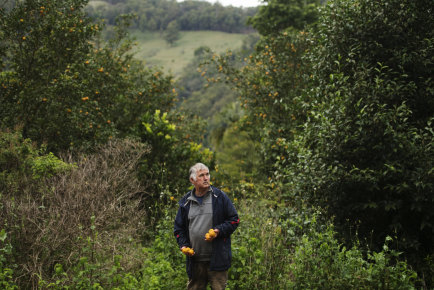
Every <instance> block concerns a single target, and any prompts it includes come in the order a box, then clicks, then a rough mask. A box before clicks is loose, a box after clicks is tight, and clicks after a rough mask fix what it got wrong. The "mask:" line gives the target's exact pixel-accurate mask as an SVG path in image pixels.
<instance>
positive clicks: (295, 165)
mask: <svg viewBox="0 0 434 290" xmlns="http://www.w3.org/2000/svg"><path fill="white" fill-rule="evenodd" d="M429 2H430V1H418V2H417V3H416V2H408V3H402V1H394V0H391V1H381V2H376V1H368V0H363V1H356V2H354V1H333V2H331V3H329V5H327V6H326V8H324V9H323V10H321V17H320V19H319V21H318V24H317V25H315V26H314V27H313V28H312V29H311V30H310V31H302V32H300V33H297V34H293V33H289V32H282V33H280V34H278V35H271V36H268V37H265V38H264V39H263V45H262V46H260V47H258V51H257V53H256V54H255V55H253V56H252V57H251V61H250V64H249V65H248V66H246V67H245V68H243V69H242V70H233V68H230V67H229V68H228V71H227V74H228V75H229V76H230V77H231V78H232V79H234V80H236V81H234V84H235V85H237V86H238V87H239V88H240V89H241V95H242V96H245V100H244V104H245V107H246V109H247V110H248V112H249V115H250V118H251V119H252V122H257V124H258V125H259V124H263V125H262V127H260V130H259V131H258V132H259V134H260V136H262V141H263V142H262V144H261V145H262V156H263V158H264V161H265V164H266V165H267V167H266V168H265V169H266V170H268V172H269V174H270V175H271V177H272V178H271V179H270V180H271V182H272V185H273V186H274V185H275V184H276V185H279V186H282V187H283V188H282V192H283V195H284V196H285V197H286V198H287V199H293V198H300V199H303V200H306V201H308V202H309V203H311V204H312V205H319V206H321V207H322V208H324V209H325V210H326V211H327V212H328V213H329V215H330V216H333V217H335V219H334V220H335V223H336V225H337V229H338V231H339V232H340V234H341V236H346V237H347V241H349V240H351V239H352V238H353V237H354V233H355V232H357V233H358V234H359V236H360V237H361V238H362V239H366V241H369V242H370V244H371V246H372V247H374V248H376V247H381V245H382V243H383V242H384V239H385V237H386V236H387V235H393V236H394V235H396V236H397V238H398V240H397V243H396V244H395V245H394V246H395V247H396V248H398V249H399V250H404V251H405V253H406V258H408V259H410V261H411V262H412V264H413V266H416V267H417V268H418V269H419V270H420V271H422V272H423V275H424V276H425V277H430V276H431V274H432V269H431V270H430V269H429V268H425V267H430V262H429V261H430V260H431V259H432V255H433V250H434V248H433V244H434V243H433V240H432V237H433V231H434V228H433V227H432V225H433V224H434V219H433V217H434V216H433V213H432V210H431V209H432V208H433V206H434V204H433V198H432V197H433V194H434V192H433V183H432V180H433V171H432V168H433V164H432V160H433V156H434V155H433V153H434V151H433V138H434V136H433V123H432V121H433V119H432V116H433V115H434V103H433V100H434V98H433V93H432V92H433V90H432V88H433V79H432V71H433V49H434V46H433V31H434V30H433V23H434V22H433V18H432V15H431V14H432V5H430V3H429ZM225 62H226V59H225V58H222V59H220V60H219V65H224V64H225ZM234 76H235V78H234ZM258 119H259V120H260V121H259V120H258ZM424 261H425V262H424ZM422 264H424V266H422ZM431 267H432V266H431ZM426 282H428V283H432V281H430V278H427V281H426Z"/></svg>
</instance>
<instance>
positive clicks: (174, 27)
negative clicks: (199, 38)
mask: <svg viewBox="0 0 434 290" xmlns="http://www.w3.org/2000/svg"><path fill="white" fill-rule="evenodd" d="M163 37H164V39H165V40H166V41H167V43H168V44H169V45H170V46H173V45H174V44H175V42H176V41H177V40H178V39H179V38H180V37H181V35H180V31H179V25H178V22H177V21H176V20H173V21H171V22H169V24H168V25H167V28H166V30H165V31H164V33H163Z"/></svg>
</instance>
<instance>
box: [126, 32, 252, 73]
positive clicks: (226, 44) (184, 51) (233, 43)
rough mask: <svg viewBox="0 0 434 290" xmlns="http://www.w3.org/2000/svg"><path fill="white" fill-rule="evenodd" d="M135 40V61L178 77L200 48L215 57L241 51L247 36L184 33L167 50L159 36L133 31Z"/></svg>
mask: <svg viewBox="0 0 434 290" xmlns="http://www.w3.org/2000/svg"><path fill="white" fill-rule="evenodd" d="M132 35H133V36H134V37H135V38H136V39H137V42H138V45H137V47H136V48H135V52H136V58H138V59H143V60H145V61H146V64H147V65H155V66H159V67H163V68H164V71H166V72H171V73H172V74H173V75H174V76H178V75H179V74H180V73H181V72H182V70H183V69H184V68H185V66H186V65H187V64H188V63H189V62H190V61H191V60H192V59H193V56H194V51H195V50H196V49H197V48H198V47H200V46H208V47H209V48H211V49H212V50H213V51H214V52H216V53H221V52H224V51H226V50H228V49H230V50H234V49H237V48H239V47H241V45H242V42H243V39H244V38H246V37H247V34H237V33H225V32H219V31H183V32H181V38H180V39H179V40H178V41H177V42H176V43H175V44H174V46H169V45H168V44H167V42H166V41H165V40H164V39H163V38H162V36H161V35H160V33H158V32H146V33H142V32H140V31H134V32H133V33H132Z"/></svg>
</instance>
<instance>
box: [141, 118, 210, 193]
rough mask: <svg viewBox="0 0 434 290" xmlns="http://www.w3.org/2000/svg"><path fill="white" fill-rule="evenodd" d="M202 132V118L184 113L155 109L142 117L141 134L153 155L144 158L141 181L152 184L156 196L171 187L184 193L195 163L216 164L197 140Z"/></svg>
mask: <svg viewBox="0 0 434 290" xmlns="http://www.w3.org/2000/svg"><path fill="white" fill-rule="evenodd" d="M198 127H199V128H198ZM201 132H202V128H201V126H200V123H199V122H198V121H196V120H195V119H194V118H188V117H187V116H185V115H182V114H173V115H172V114H168V113H167V112H161V111H160V110H155V112H154V113H153V114H150V113H146V114H144V115H143V116H142V123H141V126H140V127H139V128H138V132H137V135H139V136H140V138H141V140H142V141H143V142H145V143H147V144H149V145H150V147H151V151H152V154H149V155H146V156H145V157H144V158H143V159H142V160H141V163H140V167H139V168H138V170H139V175H140V176H141V180H143V181H144V182H149V183H151V184H152V193H153V194H154V197H157V196H159V195H162V194H163V195H164V192H166V191H168V190H170V191H171V192H176V194H175V195H176V196H179V195H182V194H183V192H180V191H181V190H183V189H184V188H187V187H188V186H189V185H190V182H189V178H188V170H189V168H190V167H191V166H192V165H193V164H195V163H197V162H203V163H205V164H207V165H208V166H209V167H210V168H212V167H213V166H214V155H213V152H211V151H210V150H209V149H208V148H203V146H202V144H199V143H197V142H196V140H198V139H199V140H200V139H203V137H200V136H197V135H198V134H200V133H201ZM165 197H166V198H167V197H168V196H165Z"/></svg>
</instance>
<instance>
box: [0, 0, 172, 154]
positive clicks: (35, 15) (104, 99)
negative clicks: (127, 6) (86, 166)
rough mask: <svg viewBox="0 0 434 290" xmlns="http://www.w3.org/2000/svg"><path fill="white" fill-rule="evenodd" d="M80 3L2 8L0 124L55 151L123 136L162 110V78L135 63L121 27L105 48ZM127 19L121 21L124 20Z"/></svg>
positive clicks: (166, 86) (165, 86) (168, 93)
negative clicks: (142, 119)
mask: <svg viewBox="0 0 434 290" xmlns="http://www.w3.org/2000/svg"><path fill="white" fill-rule="evenodd" d="M86 4H87V1H85V0H67V1H48V0H39V1H20V2H17V3H16V5H15V7H14V8H13V9H9V10H7V11H5V10H2V14H3V15H2V21H1V23H0V24H1V25H2V27H1V31H2V34H1V35H0V37H1V42H2V49H1V51H0V52H1V53H2V61H3V63H2V67H1V68H0V70H1V72H0V83H1V95H0V98H1V102H2V104H4V106H2V108H1V109H0V120H1V122H2V126H4V127H14V126H17V125H19V126H21V127H22V131H23V136H24V137H25V138H30V139H32V140H34V141H37V142H38V143H47V146H48V149H49V150H52V151H59V150H65V149H71V148H83V147H85V148H89V147H91V146H92V145H94V144H97V143H101V142H105V141H106V140H108V139H109V138H111V137H113V136H115V135H116V134H119V133H120V134H121V135H123V134H126V133H125V131H127V132H128V131H129V130H130V128H131V127H134V124H138V123H139V119H140V116H141V114H143V112H144V111H146V110H148V109H150V110H154V109H155V108H157V107H158V108H159V109H162V110H168V109H169V108H170V106H171V104H172V103H173V99H174V97H175V93H174V92H173V91H172V89H173V86H172V83H171V77H170V76H164V75H163V74H162V73H161V72H159V71H157V70H151V69H144V67H143V65H141V64H140V63H137V62H135V61H134V60H133V59H132V57H131V55H129V53H128V52H129V49H130V48H131V41H128V40H126V38H125V35H126V30H125V29H124V27H125V26H123V23H125V21H124V22H121V23H119V25H118V28H117V34H116V36H115V37H114V38H113V39H112V41H110V42H109V43H108V44H104V45H103V44H102V42H101V40H100V39H99V38H98V36H99V34H100V30H101V25H100V24H98V23H95V22H93V21H92V20H91V19H90V18H89V17H87V16H86V14H85V12H84V10H83V8H84V6H85V5H86ZM126 20H128V19H126Z"/></svg>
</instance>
